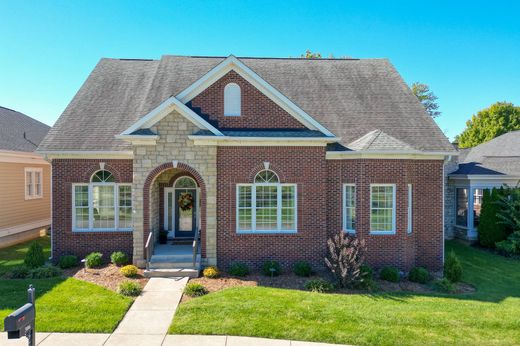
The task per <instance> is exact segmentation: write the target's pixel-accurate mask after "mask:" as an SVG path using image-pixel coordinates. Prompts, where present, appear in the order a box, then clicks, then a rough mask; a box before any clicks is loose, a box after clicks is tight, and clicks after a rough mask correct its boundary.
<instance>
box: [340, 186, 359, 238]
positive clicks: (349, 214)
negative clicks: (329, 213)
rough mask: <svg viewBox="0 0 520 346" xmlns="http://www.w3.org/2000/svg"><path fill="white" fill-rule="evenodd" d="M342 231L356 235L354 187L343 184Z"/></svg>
mask: <svg viewBox="0 0 520 346" xmlns="http://www.w3.org/2000/svg"><path fill="white" fill-rule="evenodd" d="M343 230H344V231H345V232H348V233H356V185H355V184H343Z"/></svg>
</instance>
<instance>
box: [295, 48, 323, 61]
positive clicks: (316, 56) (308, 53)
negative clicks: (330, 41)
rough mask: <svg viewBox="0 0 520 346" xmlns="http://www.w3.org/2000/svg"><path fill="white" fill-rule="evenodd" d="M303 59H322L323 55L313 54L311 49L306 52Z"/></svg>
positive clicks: (302, 56)
mask: <svg viewBox="0 0 520 346" xmlns="http://www.w3.org/2000/svg"><path fill="white" fill-rule="evenodd" d="M300 57H301V58H305V59H321V53H318V52H314V53H313V52H311V50H310V49H307V50H306V51H305V54H302V55H300Z"/></svg>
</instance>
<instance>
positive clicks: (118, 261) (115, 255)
mask: <svg viewBox="0 0 520 346" xmlns="http://www.w3.org/2000/svg"><path fill="white" fill-rule="evenodd" d="M110 261H111V262H112V263H114V264H115V265H116V266H118V267H119V266H122V265H123V264H127V263H128V256H127V255H126V254H125V253H124V252H121V251H116V252H112V254H111V255H110Z"/></svg>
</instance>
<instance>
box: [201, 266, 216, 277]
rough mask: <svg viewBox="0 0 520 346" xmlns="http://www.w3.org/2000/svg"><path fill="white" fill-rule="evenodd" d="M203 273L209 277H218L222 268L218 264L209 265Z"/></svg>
mask: <svg viewBox="0 0 520 346" xmlns="http://www.w3.org/2000/svg"><path fill="white" fill-rule="evenodd" d="M202 275H203V276H204V277H205V278H208V279H216V278H218V277H219V276H220V270H218V268H217V267H216V266H207V267H206V268H204V270H203V271H202Z"/></svg>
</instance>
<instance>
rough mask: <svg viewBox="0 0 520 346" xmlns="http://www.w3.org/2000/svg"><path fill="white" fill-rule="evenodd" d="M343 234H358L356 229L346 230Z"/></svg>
mask: <svg viewBox="0 0 520 346" xmlns="http://www.w3.org/2000/svg"><path fill="white" fill-rule="evenodd" d="M343 232H345V233H349V234H356V230H355V229H344V230H343Z"/></svg>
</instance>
